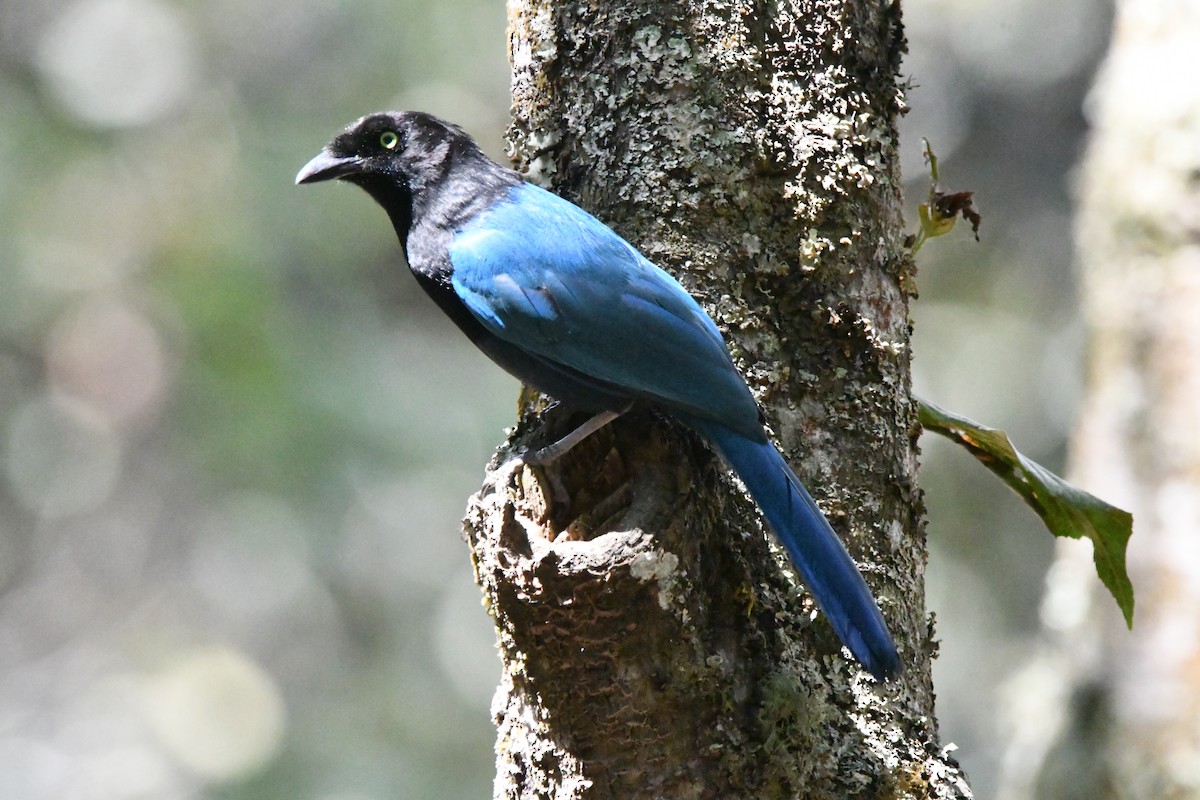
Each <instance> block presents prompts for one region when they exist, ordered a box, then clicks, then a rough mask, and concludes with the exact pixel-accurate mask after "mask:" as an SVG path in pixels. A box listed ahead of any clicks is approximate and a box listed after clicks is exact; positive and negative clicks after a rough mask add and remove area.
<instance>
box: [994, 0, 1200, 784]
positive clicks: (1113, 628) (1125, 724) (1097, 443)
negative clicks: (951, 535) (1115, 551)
mask: <svg viewBox="0 0 1200 800" xmlns="http://www.w3.org/2000/svg"><path fill="white" fill-rule="evenodd" d="M1197 42H1200V5H1198V4H1196V3H1195V2H1189V1H1188V0H1121V1H1120V2H1118V3H1117V17H1116V22H1115V29H1114V32H1113V37H1112V44H1111V48H1110V51H1109V53H1108V56H1107V58H1106V61H1105V64H1104V66H1103V68H1102V69H1101V72H1100V75H1099V77H1098V79H1097V82H1096V86H1095V88H1094V89H1093V90H1092V94H1091V96H1090V99H1089V107H1088V111H1089V116H1090V119H1091V122H1092V124H1093V131H1092V134H1091V140H1090V142H1089V146H1088V149H1087V153H1086V155H1085V157H1084V159H1083V162H1082V164H1081V168H1080V177H1081V181H1080V212H1079V224H1078V226H1077V241H1078V245H1079V260H1080V269H1079V272H1080V278H1081V284H1082V297H1083V305H1084V311H1085V314H1086V320H1087V330H1088V337H1089V359H1088V362H1089V363H1088V372H1089V375H1088V386H1087V393H1086V397H1085V401H1084V406H1083V409H1082V413H1081V417H1080V423H1079V426H1078V429H1077V431H1076V434H1075V437H1074V440H1073V444H1072V462H1073V467H1072V478H1073V479H1074V480H1076V481H1077V482H1078V483H1080V485H1082V486H1084V487H1085V488H1087V489H1088V490H1090V491H1093V492H1095V493H1096V494H1098V495H1099V496H1101V497H1103V498H1105V499H1106V500H1109V501H1111V502H1113V503H1116V504H1118V505H1120V506H1121V507H1123V508H1126V509H1129V510H1130V511H1132V512H1133V515H1134V532H1133V537H1132V538H1131V539H1130V543H1129V555H1128V565H1129V574H1130V578H1131V580H1132V581H1133V586H1134V590H1135V592H1136V599H1137V608H1136V613H1135V615H1134V625H1133V630H1128V629H1126V627H1125V625H1124V624H1123V622H1122V620H1121V615H1120V614H1119V613H1118V611H1117V609H1116V607H1115V606H1114V605H1113V603H1112V602H1111V600H1110V599H1109V598H1108V597H1106V596H1105V595H1104V590H1103V588H1102V587H1101V586H1100V584H1099V582H1098V581H1096V578H1095V570H1094V567H1093V566H1092V564H1091V554H1090V553H1089V552H1088V551H1087V549H1086V548H1084V549H1081V548H1079V547H1078V546H1077V545H1075V546H1070V547H1067V546H1063V547H1060V548H1059V555H1058V558H1057V560H1056V563H1055V565H1054V567H1053V568H1052V570H1051V572H1050V577H1049V579H1048V583H1049V587H1048V588H1049V593H1048V599H1047V603H1046V607H1045V610H1044V613H1043V619H1045V620H1046V621H1047V623H1048V624H1047V627H1046V637H1045V648H1044V651H1043V653H1042V655H1041V657H1040V658H1039V659H1038V660H1036V661H1034V662H1033V663H1031V664H1030V665H1029V666H1028V668H1027V669H1028V672H1027V674H1028V675H1030V676H1034V675H1036V676H1037V678H1038V679H1037V680H1022V681H1021V685H1022V686H1025V687H1028V688H1027V690H1026V691H1025V692H1024V694H1025V695H1027V697H1026V698H1025V700H1024V703H1025V705H1024V707H1023V708H1022V710H1023V711H1024V712H1025V713H1021V714H1017V715H1014V720H1015V726H1014V727H1015V730H1014V731H1013V732H1012V744H1011V745H1010V753H1011V755H1010V757H1009V758H1008V759H1006V760H1007V762H1008V764H1009V765H1010V767H1011V771H1010V773H1009V774H1008V775H1007V776H1006V781H1005V782H1006V784H1007V786H1006V791H1007V794H1006V795H1005V796H1007V797H1014V798H1016V797H1020V798H1024V797H1045V798H1062V797H1094V798H1128V799H1130V800H1133V799H1135V798H1137V799H1140V798H1147V799H1149V798H1155V799H1156V800H1157V798H1190V797H1196V796H1197V792H1198V791H1200V724H1198V722H1200V558H1198V553H1200V83H1197V81H1196V80H1195V79H1194V78H1191V77H1185V76H1194V75H1195V72H1196V64H1197V57H1196V52H1197V51H1196V45H1197ZM1072 544H1075V543H1072Z"/></svg>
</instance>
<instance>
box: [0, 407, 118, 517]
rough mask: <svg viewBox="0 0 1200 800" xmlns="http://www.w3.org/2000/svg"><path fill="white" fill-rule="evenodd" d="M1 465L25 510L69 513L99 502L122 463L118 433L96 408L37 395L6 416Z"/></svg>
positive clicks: (98, 504)
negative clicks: (3, 458)
mask: <svg viewBox="0 0 1200 800" xmlns="http://www.w3.org/2000/svg"><path fill="white" fill-rule="evenodd" d="M7 444H8V447H7V452H6V453H5V460H4V469H5V473H6V475H7V477H8V480H9V483H10V485H11V486H12V488H13V491H14V493H15V494H16V496H17V498H18V499H19V500H20V501H21V503H22V505H24V506H25V508H27V509H28V510H29V511H31V512H33V513H35V514H40V515H42V516H44V517H49V518H62V517H70V516H73V515H75V514H81V513H83V512H85V511H91V510H93V509H95V508H97V507H99V506H100V504H101V503H103V502H104V501H105V500H106V499H107V498H108V496H109V494H110V493H111V492H112V489H113V486H114V485H115V484H116V482H117V477H118V475H119V473H120V467H121V446H120V442H119V440H118V439H117V436H116V435H115V434H114V433H113V431H112V430H111V429H110V428H109V426H108V425H106V424H105V423H104V421H103V420H102V419H101V418H100V416H99V415H98V414H96V412H95V411H93V410H92V409H91V408H89V407H88V406H86V405H84V404H83V403H80V402H76V401H71V400H67V399H64V398H55V397H41V398H39V399H36V400H34V401H32V402H30V403H28V404H27V405H26V406H25V407H23V408H22V409H20V410H19V411H17V412H16V413H15V414H14V415H13V416H12V418H11V419H10V420H9V425H8V443H7Z"/></svg>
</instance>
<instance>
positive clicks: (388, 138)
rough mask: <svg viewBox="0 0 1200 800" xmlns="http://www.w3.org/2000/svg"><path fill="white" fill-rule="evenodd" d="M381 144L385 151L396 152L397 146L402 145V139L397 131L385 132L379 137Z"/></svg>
mask: <svg viewBox="0 0 1200 800" xmlns="http://www.w3.org/2000/svg"><path fill="white" fill-rule="evenodd" d="M379 143H380V144H381V145H383V147H384V149H385V150H395V149H396V145H397V144H399V143H400V137H399V136H397V135H396V132H395V131H384V132H383V133H381V134H380V135H379Z"/></svg>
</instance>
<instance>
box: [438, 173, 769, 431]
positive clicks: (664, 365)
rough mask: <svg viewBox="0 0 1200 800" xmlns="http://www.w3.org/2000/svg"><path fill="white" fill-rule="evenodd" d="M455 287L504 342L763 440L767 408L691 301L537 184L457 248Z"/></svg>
mask: <svg viewBox="0 0 1200 800" xmlns="http://www.w3.org/2000/svg"><path fill="white" fill-rule="evenodd" d="M450 263H451V265H452V266H453V267H454V270H453V273H452V275H451V284H452V286H453V288H454V291H455V293H456V294H457V295H458V297H459V298H460V299H461V300H462V302H463V304H464V305H465V306H466V307H467V309H468V310H469V311H470V312H471V313H472V314H473V315H474V316H475V317H476V319H478V320H479V322H480V323H481V324H482V325H483V326H484V327H485V328H487V329H488V330H489V331H490V332H491V333H492V334H494V335H495V336H497V337H499V338H501V339H504V340H505V341H508V342H510V343H512V344H514V345H517V346H519V347H520V348H521V349H522V350H525V351H527V352H530V353H533V354H535V355H537V356H539V357H541V358H543V359H546V360H548V361H551V362H553V363H557V364H560V365H564V366H566V367H569V368H570V369H573V370H576V371H578V372H582V373H584V374H586V375H589V376H592V377H594V378H596V379H598V380H601V381H603V382H605V383H607V384H611V385H614V386H619V387H622V388H624V389H626V390H627V391H629V393H630V396H631V397H645V398H648V399H651V400H654V401H656V402H658V403H660V404H662V405H664V406H666V407H668V408H676V409H681V410H686V411H689V412H690V413H693V414H696V415H698V416H702V417H711V418H713V419H718V420H721V421H722V423H723V424H725V425H727V426H729V427H731V428H733V429H735V430H738V431H739V432H742V433H744V434H745V435H747V436H752V437H753V438H755V439H756V440H762V438H763V433H762V428H761V426H760V424H759V421H758V407H757V405H756V404H755V402H754V399H753V397H752V396H751V394H750V391H749V390H748V389H747V388H746V385H745V383H744V382H743V381H742V379H741V377H740V376H739V375H738V373H737V370H736V368H735V367H734V365H733V362H732V360H731V359H730V357H729V352H728V350H727V349H726V347H725V343H724V340H723V339H722V338H721V334H720V331H718V330H717V327H716V325H715V324H714V323H713V322H712V320H711V319H709V317H708V315H707V314H706V313H704V310H703V309H702V308H701V307H700V306H699V304H697V303H696V301H695V300H694V299H693V298H692V296H691V295H689V294H688V293H687V291H685V290H684V288H683V287H682V286H680V285H679V283H678V281H676V280H675V279H674V278H672V277H671V276H670V275H669V274H667V273H666V272H664V271H663V270H661V269H659V268H658V267H656V266H654V265H653V264H651V263H650V262H649V261H648V260H646V258H645V257H644V256H642V255H641V254H640V253H638V252H637V250H635V249H634V248H633V246H632V245H630V244H629V243H628V242H626V241H625V240H624V239H622V238H621V237H620V236H618V235H617V234H616V233H614V232H613V231H612V230H611V229H609V228H608V227H606V226H605V225H604V224H603V223H601V222H600V221H599V220H597V219H596V218H595V217H593V216H591V215H590V214H588V213H587V212H585V211H583V210H582V209H580V208H578V207H577V206H575V205H572V204H571V203H569V202H567V201H566V200H563V199H561V198H559V197H557V196H556V195H553V194H551V193H549V192H547V191H545V190H543V189H539V188H538V187H536V186H533V185H530V184H524V185H521V186H518V187H514V188H513V189H512V190H511V191H510V194H509V196H508V198H506V199H505V200H504V201H502V202H500V203H498V204H496V205H495V206H493V207H492V208H491V209H489V210H488V211H487V212H485V213H483V214H480V215H478V216H476V217H475V218H474V219H473V220H472V221H471V222H470V223H469V224H468V225H467V226H465V227H464V228H462V229H461V230H459V231H458V232H457V233H456V236H455V237H454V240H453V243H452V244H451V246H450Z"/></svg>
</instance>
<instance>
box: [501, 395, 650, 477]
mask: <svg viewBox="0 0 1200 800" xmlns="http://www.w3.org/2000/svg"><path fill="white" fill-rule="evenodd" d="M628 410H629V407H628V406H626V407H625V408H623V409H621V410H620V411H601V412H600V413H599V414H597V415H596V416H594V417H592V418H591V419H589V420H588V421H587V422H585V423H583V424H582V425H580V426H579V427H578V428H576V429H575V430H573V431H571V432H570V433H568V434H567V435H566V436H564V437H562V438H561V439H559V440H558V441H557V442H551V443H550V444H548V445H546V446H545V447H540V448H538V449H537V450H532V451H530V452H528V453H525V454H524V455H523V456H521V460H522V461H524V462H525V463H526V464H529V465H530V466H544V465H546V464H551V463H553V462H555V461H557V460H558V459H559V458H560V457H561V456H563V455H565V454H566V452H567V451H568V450H570V449H571V448H572V447H574V446H575V445H577V444H579V443H580V442H582V441H583V440H584V439H586V438H587V437H589V436H591V435H592V434H593V433H595V432H596V431H598V430H600V429H601V428H603V427H604V426H605V425H607V424H608V423H610V422H612V421H613V420H614V419H616V418H617V417H619V416H621V415H622V414H624V413H625V412H626V411H628Z"/></svg>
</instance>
